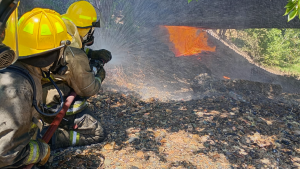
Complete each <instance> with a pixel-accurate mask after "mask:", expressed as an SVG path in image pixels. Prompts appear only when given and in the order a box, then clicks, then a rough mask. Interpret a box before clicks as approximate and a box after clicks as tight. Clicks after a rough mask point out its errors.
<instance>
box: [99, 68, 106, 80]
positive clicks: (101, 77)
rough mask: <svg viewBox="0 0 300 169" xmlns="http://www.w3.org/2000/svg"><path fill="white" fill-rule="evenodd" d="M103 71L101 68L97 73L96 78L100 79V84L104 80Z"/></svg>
mask: <svg viewBox="0 0 300 169" xmlns="http://www.w3.org/2000/svg"><path fill="white" fill-rule="evenodd" d="M105 74H106V72H105V70H104V68H103V67H101V68H100V69H99V71H98V73H97V76H98V77H99V78H100V79H101V82H103V80H104V79H105Z"/></svg>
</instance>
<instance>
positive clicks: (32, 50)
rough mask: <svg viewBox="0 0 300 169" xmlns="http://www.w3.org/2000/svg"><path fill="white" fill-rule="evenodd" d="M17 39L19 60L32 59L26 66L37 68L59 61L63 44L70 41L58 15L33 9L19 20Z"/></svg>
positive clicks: (46, 10)
mask: <svg viewBox="0 0 300 169" xmlns="http://www.w3.org/2000/svg"><path fill="white" fill-rule="evenodd" d="M18 37H19V38H18V39H19V43H18V44H19V60H22V59H25V60H27V61H28V58H32V59H30V60H29V61H28V62H29V63H28V64H31V65H33V66H37V67H45V66H48V65H50V64H51V63H53V62H54V61H55V60H57V59H59V57H60V56H61V52H62V51H63V50H62V49H64V46H65V42H67V41H71V40H72V37H71V36H70V35H69V34H68V33H67V28H66V26H65V24H64V22H63V20H62V19H61V18H60V15H59V14H58V13H57V12H55V11H53V10H51V9H43V8H35V9H33V10H32V11H29V12H27V13H25V14H24V15H23V16H22V17H21V18H20V20H19V22H18ZM50 55H51V56H50ZM37 56H43V57H37ZM42 58H43V59H42ZM32 62H37V63H38V64H33V63H32ZM41 62H43V63H41Z"/></svg>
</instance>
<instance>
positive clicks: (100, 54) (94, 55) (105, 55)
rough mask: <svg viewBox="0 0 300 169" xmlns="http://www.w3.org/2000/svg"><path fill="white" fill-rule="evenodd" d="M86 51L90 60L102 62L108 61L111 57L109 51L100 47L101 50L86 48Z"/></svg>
mask: <svg viewBox="0 0 300 169" xmlns="http://www.w3.org/2000/svg"><path fill="white" fill-rule="evenodd" d="M86 53H87V56H88V57H89V58H91V59H92V60H100V61H102V62H103V64H105V63H107V62H109V61H110V60H111V59H112V55H111V52H110V51H108V50H105V49H101V50H92V49H87V50H86Z"/></svg>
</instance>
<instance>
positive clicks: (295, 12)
mask: <svg viewBox="0 0 300 169" xmlns="http://www.w3.org/2000/svg"><path fill="white" fill-rule="evenodd" d="M284 8H286V11H285V14H284V16H286V15H288V22H289V21H291V20H292V19H294V18H295V17H296V16H298V17H299V19H300V0H289V1H288V4H287V5H286V6H285V7H284Z"/></svg>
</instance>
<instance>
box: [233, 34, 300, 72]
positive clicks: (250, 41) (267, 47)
mask: <svg viewBox="0 0 300 169" xmlns="http://www.w3.org/2000/svg"><path fill="white" fill-rule="evenodd" d="M232 40H233V42H234V43H235V44H237V43H238V44H237V46H238V45H240V46H239V47H241V48H242V50H243V51H245V52H247V53H248V54H249V55H250V56H251V57H252V58H253V60H254V61H256V62H259V63H261V64H263V65H267V66H272V67H279V68H282V69H287V68H289V67H292V66H294V65H299V64H300V49H299V45H300V30H299V29H275V28H274V29H245V30H239V31H238V36H237V37H235V38H232ZM241 44H242V45H241Z"/></svg>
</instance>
